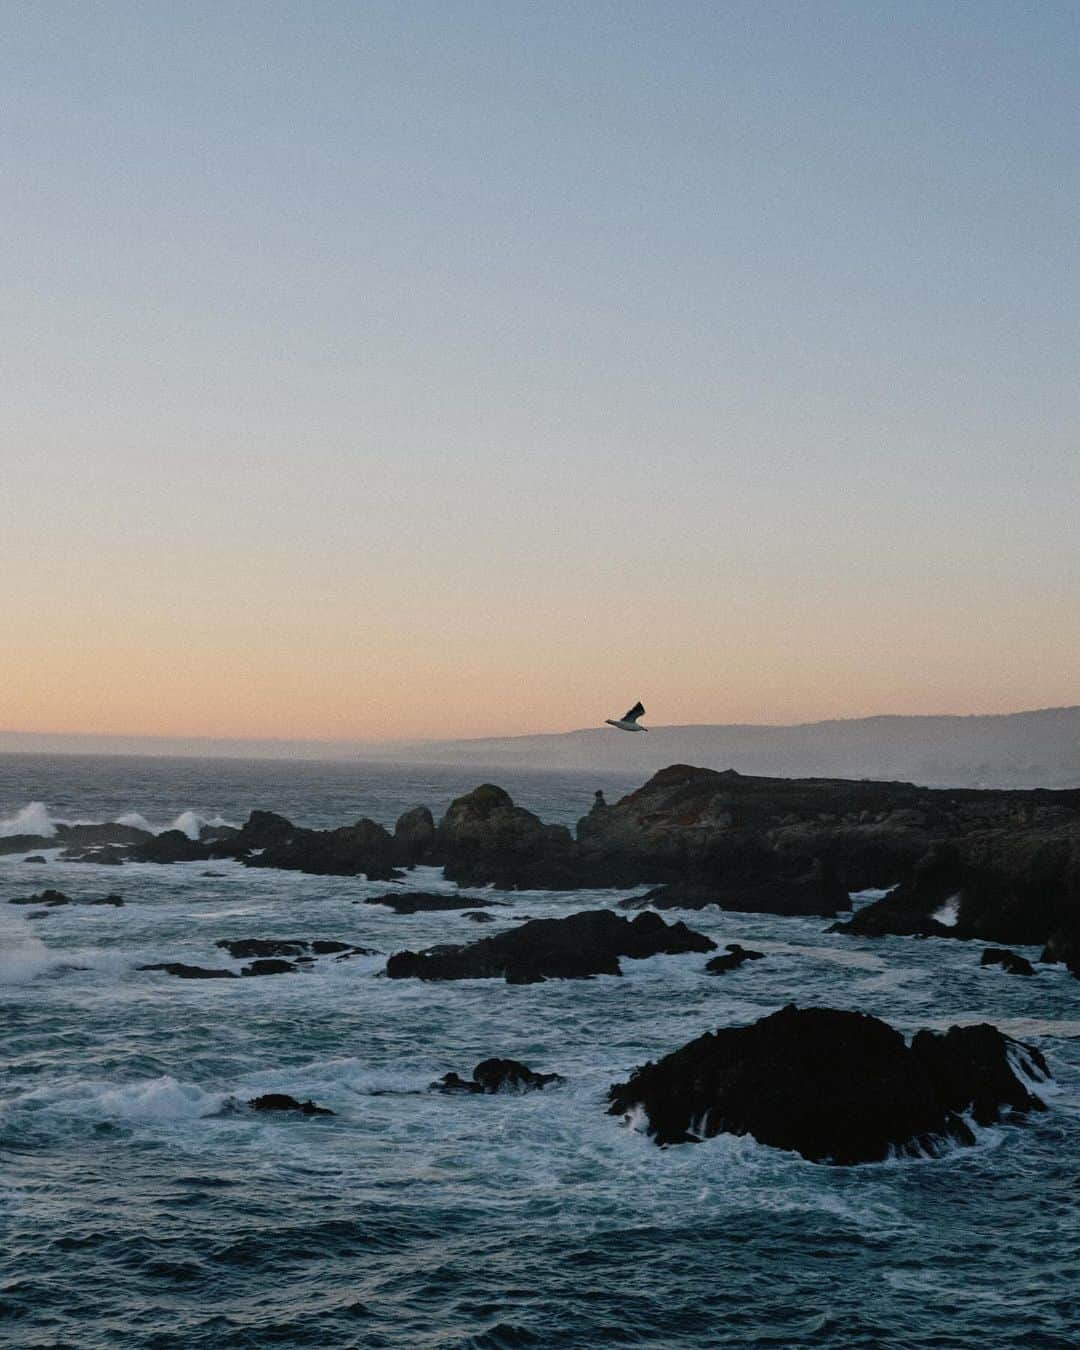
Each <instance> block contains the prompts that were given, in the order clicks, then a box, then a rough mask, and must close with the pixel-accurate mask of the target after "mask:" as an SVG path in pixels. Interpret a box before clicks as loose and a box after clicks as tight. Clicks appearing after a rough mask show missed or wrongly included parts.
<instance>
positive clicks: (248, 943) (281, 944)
mask: <svg viewBox="0 0 1080 1350" xmlns="http://www.w3.org/2000/svg"><path fill="white" fill-rule="evenodd" d="M214 945H215V946H217V947H221V948H222V950H223V951H227V952H228V953H229V955H230V956H231V957H234V958H235V959H236V960H238V961H246V960H248V959H250V958H251V957H253V956H255V957H285V956H287V957H292V958H294V959H297V960H307V961H310V960H311V957H310V956H305V953H309V952H310V953H311V954H313V955H314V956H334V955H337V954H339V953H342V954H345V955H348V956H371V955H372V949H371V948H370V947H356V946H354V945H353V944H352V943H351V942H336V941H334V940H333V939H330V938H315V939H314V940H313V941H308V939H306V938H222V939H221V940H220V941H218V942H217V943H215V944H214ZM254 973H256V974H273V973H274V972H272V971H257V972H254Z"/></svg>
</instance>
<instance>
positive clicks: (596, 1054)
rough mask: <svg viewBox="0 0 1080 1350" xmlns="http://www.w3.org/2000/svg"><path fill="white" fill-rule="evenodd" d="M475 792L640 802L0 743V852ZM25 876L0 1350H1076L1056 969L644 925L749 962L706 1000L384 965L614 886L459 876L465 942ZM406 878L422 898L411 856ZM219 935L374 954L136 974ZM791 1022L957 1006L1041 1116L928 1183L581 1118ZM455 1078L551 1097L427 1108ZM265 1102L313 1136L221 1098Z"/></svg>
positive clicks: (986, 1139)
mask: <svg viewBox="0 0 1080 1350" xmlns="http://www.w3.org/2000/svg"><path fill="white" fill-rule="evenodd" d="M485 779H487V780H488V781H495V782H498V783H500V784H501V785H502V786H504V787H506V788H507V789H508V790H509V791H510V792H511V793H512V794H513V796H514V798H515V800H516V801H518V802H519V803H520V804H521V805H524V806H527V807H529V808H530V809H531V810H534V811H536V812H538V813H539V814H540V815H541V816H543V817H544V818H545V819H547V820H552V821H560V822H563V823H568V824H572V823H573V821H574V820H575V819H576V818H577V817H578V816H580V815H581V814H583V813H584V812H585V811H586V810H587V809H588V807H589V806H590V805H591V802H592V794H593V792H594V790H595V789H597V788H603V789H604V790H605V792H606V794H607V796H608V799H609V800H615V799H616V798H617V797H618V795H620V793H621V792H623V791H627V790H629V789H631V788H632V787H634V786H636V785H637V780H636V778H635V776H633V775H625V774H612V773H610V772H606V773H598V774H592V775H585V774H574V773H539V772H535V773H529V772H525V771H521V770H517V769H515V770H490V771H487V772H479V771H477V770H476V769H471V768H470V769H465V770H460V769H449V768H445V767H425V766H417V765H409V766H393V765H385V764H378V765H372V764H364V763H359V762H358V763H356V764H348V763H341V762H335V763H332V764H318V763H312V762H281V761H277V762H275V761H265V760H260V761H256V762H243V761H223V760H214V761H210V760H181V759H175V760H163V759H138V758H92V757H74V756H57V757H51V756H49V757H46V756H17V755H10V756H0V832H3V833H14V832H16V831H17V830H19V829H20V828H25V827H26V825H27V823H28V822H29V823H31V824H35V823H36V824H37V825H38V826H40V825H42V824H45V825H47V824H48V822H49V821H50V820H52V821H56V820H68V821H75V820H80V821H92V820H106V819H117V818H121V817H123V818H131V819H133V820H140V819H141V820H143V821H146V822H148V823H149V824H150V825H152V826H153V827H154V828H161V827H163V826H167V825H170V824H177V825H179V827H180V828H187V829H190V830H197V828H198V824H199V822H200V821H206V820H211V821H218V820H224V821H229V822H233V823H239V822H241V821H242V820H243V819H244V817H245V816H246V815H247V813H248V811H249V810H251V809H252V808H256V807H257V808H264V809H269V810H275V811H281V812H283V813H284V814H286V815H288V816H289V817H290V818H292V819H293V820H295V821H296V822H298V823H300V824H305V825H313V826H326V825H338V824H343V823H346V822H348V821H351V820H354V819H356V818H357V817H358V816H361V815H370V816H372V817H374V818H375V819H376V820H380V821H381V822H383V823H384V824H387V825H390V826H392V824H393V821H394V819H395V818H396V816H397V815H398V814H399V813H400V812H401V811H402V810H404V809H406V808H407V807H409V806H411V805H414V804H415V803H417V802H426V803H427V804H428V805H430V806H431V807H432V808H433V809H434V810H435V811H436V812H439V811H441V810H442V809H443V808H444V807H445V806H446V805H447V803H448V802H449V801H450V800H451V799H452V797H454V796H456V795H458V794H459V793H460V792H463V791H467V790H468V789H469V788H470V787H473V786H475V785H476V783H477V782H479V781H484V780H485ZM46 856H47V858H48V861H47V863H46V864H45V865H41V864H28V863H25V862H24V861H23V860H22V858H23V855H16V856H14V857H10V856H9V857H0V1026H2V1028H3V1036H2V1041H0V1044H2V1047H3V1068H2V1072H0V1261H2V1266H3V1269H2V1275H0V1339H2V1338H4V1337H7V1338H8V1341H9V1343H10V1344H12V1345H18V1346H20V1347H21V1346H27V1347H31V1346H34V1347H39V1346H40V1347H46V1346H47V1347H80V1350H81V1347H103V1348H105V1347H107V1348H108V1350H113V1348H114V1347H145V1348H146V1350H150V1348H151V1347H152V1348H154V1350H166V1348H168V1350H194V1348H196V1347H211V1346H212V1347H214V1350H223V1348H225V1347H262V1346H314V1347H339V1346H341V1347H352V1346H356V1347H361V1346H362V1347H410V1348H412V1347H419V1348H426V1347H430V1348H432V1350H434V1348H436V1347H438V1348H439V1350H442V1348H443V1347H447V1348H449V1347H463V1348H464V1347H475V1348H476V1350H480V1348H481V1347H490V1348H491V1350H495V1348H496V1347H512V1346H552V1347H580V1348H581V1350H590V1348H591V1347H596V1346H607V1345H612V1346H618V1345H625V1346H647V1347H701V1346H728V1347H788V1346H792V1347H794V1346H835V1347H867V1348H868V1350H869V1348H870V1347H873V1348H874V1350H880V1348H881V1347H888V1348H889V1350H946V1348H948V1347H971V1348H972V1350H974V1348H975V1347H979V1348H980V1350H993V1348H995V1347H1016V1350H1021V1348H1023V1350H1035V1348H1038V1347H1046V1350H1051V1348H1052V1347H1053V1348H1061V1350H1064V1348H1065V1347H1075V1346H1078V1345H1080V1295H1078V1292H1077V1284H1076V1271H1077V1257H1078V1254H1080V981H1077V980H1076V979H1074V978H1072V977H1071V976H1070V975H1069V974H1068V973H1067V972H1066V971H1065V970H1064V968H1062V967H1041V968H1039V973H1038V974H1037V976H1036V977H1035V978H1033V979H1022V978H1017V977H1014V976H1009V975H1006V974H1005V973H1003V972H1002V971H1000V970H998V969H982V968H980V967H979V964H978V958H979V954H980V950H981V949H980V948H979V947H978V946H976V945H975V944H971V943H964V942H951V941H948V940H937V939H928V940H924V941H919V940H913V939H903V938H886V939H880V940H853V939H850V938H846V937H842V936H839V935H829V934H827V933H825V931H824V930H825V929H826V928H827V927H828V922H827V921H825V920H821V919H799V918H776V917H772V916H761V915H747V914H727V913H722V912H720V911H717V910H706V911H703V912H695V913H679V912H675V913H674V914H672V915H669V916H666V917H669V918H682V919H685V920H686V921H687V922H688V923H689V924H690V926H691V927H693V928H696V929H698V930H700V931H703V932H705V933H708V934H709V935H710V936H711V937H713V938H714V939H715V940H716V941H718V942H719V943H721V944H723V943H725V942H729V941H740V942H743V943H744V944H745V945H748V946H753V947H756V948H757V949H759V950H762V951H764V952H765V953H766V958H767V959H765V960H762V961H755V962H751V963H748V964H747V965H745V966H743V967H741V968H740V969H739V970H737V971H735V972H734V973H732V974H730V975H727V976H725V977H721V978H714V977H709V976H706V975H704V974H703V973H702V968H703V965H704V960H705V958H703V957H701V956H700V955H687V956H659V957H653V958H651V959H649V960H646V961H639V962H635V961H630V960H625V961H624V962H623V968H624V971H625V974H624V976H623V977H622V978H615V977H600V978H597V979H594V980H588V981H549V982H547V983H544V984H539V985H526V986H510V985H505V984H503V983H501V982H497V981H464V982H455V983H445V984H438V983H436V984H423V983H420V982H419V981H412V980H400V981H398V980H395V981H391V980H388V979H386V978H385V977H383V975H382V974H381V971H382V968H383V966H384V964H385V958H386V956H387V955H388V954H390V953H392V952H394V951H398V950H401V949H402V948H405V947H411V948H414V949H415V948H418V947H422V946H427V945H430V944H432V943H435V942H448V941H466V940H469V939H471V938H474V937H479V936H482V935H486V934H490V933H492V932H495V931H499V928H500V926H502V925H507V924H512V923H514V922H518V921H520V920H522V919H523V918H525V917H526V916H541V915H549V916H554V915H561V914H567V913H573V912H575V911H577V910H581V909H587V908H595V907H599V906H603V905H613V904H614V902H615V901H616V900H617V899H618V898H621V897H622V896H623V895H625V894H626V892H625V891H618V892H604V891H595V892H575V893H573V894H566V893H554V892H536V891H533V892H517V893H507V894H500V893H497V892H492V893H490V894H489V895H488V897H487V898H490V899H495V900H500V901H504V902H506V905H507V908H505V909H497V910H493V911H491V912H492V913H494V914H495V915H497V916H498V918H497V921H496V923H494V924H489V925H487V926H485V927H483V928H480V927H479V926H476V925H474V924H473V923H471V922H470V921H469V920H467V919H465V918H463V917H462V916H461V915H460V914H454V913H443V914H416V915H411V916H398V915H395V914H394V913H393V912H392V911H391V910H389V909H386V908H382V907H378V906H369V905H364V904H362V903H357V902H358V901H362V900H363V899H364V898H365V897H369V896H372V895H377V894H381V893H383V892H384V891H385V890H386V889H387V887H386V885H385V884H384V883H368V882H365V881H363V880H356V879H352V878H339V877H314V876H305V875H302V874H299V873H295V872H289V873H285V872H273V871H268V870H250V869H245V868H244V867H242V866H241V865H239V864H237V863H232V862H224V863H213V864H210V865H208V864H205V863H191V864H179V865H173V866H167V867H157V866H154V865H151V864H145V865H133V864H126V865H125V866H123V867H113V868H106V867H95V866H88V865H85V864H77V863H63V862H60V861H59V860H58V859H57V857H56V854H55V852H53V851H50V852H48V853H47V854H46ZM210 873H213V875H210ZM404 885H405V887H406V888H413V889H421V890H447V891H450V890H452V889H453V887H450V886H448V885H447V884H446V883H444V882H443V881H442V879H441V876H440V875H439V874H438V873H437V872H436V871H435V870H434V869H430V868H418V869H416V871H415V872H413V873H411V874H410V876H409V879H408V880H407V882H405V883H404ZM49 886H51V887H55V888H58V889H60V890H63V891H66V892H67V893H68V894H71V895H73V896H75V897H76V898H82V897H87V898H90V897H95V896H101V895H104V894H106V893H108V892H117V893H119V894H120V895H121V896H122V897H123V900H124V905H123V907H122V908H114V907H111V906H82V905H79V906H68V907H64V908H59V909H56V910H53V911H51V912H50V913H49V914H48V916H47V917H46V918H42V919H39V920H30V919H29V918H27V910H26V909H25V908H24V907H15V906H10V905H7V904H6V903H3V902H4V901H7V900H9V899H11V898H14V897H17V896H23V895H28V894H30V893H31V892H33V891H39V890H41V889H43V888H45V887H49ZM876 894H880V892H878V893H876ZM858 900H859V898H857V902H858ZM245 937H263V938H266V937H271V938H272V937H279V938H307V939H310V938H329V939H337V940H343V941H346V942H350V943H356V944H358V945H363V946H365V947H370V948H373V949H375V952H376V954H375V955H371V956H360V957H356V958H354V959H351V960H346V961H338V960H336V959H334V958H333V957H332V956H331V957H327V958H320V959H318V960H317V961H316V962H315V964H314V965H313V966H312V967H310V968H309V969H308V970H307V971H305V972H303V973H297V974H291V975H285V976H280V977H267V978H264V979H244V980H210V981H186V980H179V979H175V978H173V977H171V976H169V975H167V974H165V973H163V972H160V971H139V970H138V969H137V967H138V966H139V965H141V964H146V963H150V962H158V961H184V962H188V963H191V964H199V965H219V966H220V965H224V966H228V967H230V968H234V969H235V968H237V967H238V965H239V964H240V963H239V962H233V961H231V960H230V959H229V958H228V957H227V956H226V954H225V953H224V952H222V951H221V950H220V949H218V948H217V947H216V946H215V944H216V942H218V941H219V940H221V939H233V938H245ZM1021 950H1022V951H1023V954H1024V955H1027V956H1028V957H1030V958H1032V959H1035V958H1037V956H1038V951H1037V950H1034V949H1021ZM792 1001H794V1002H797V1003H798V1004H800V1005H802V1006H811V1005H817V1006H830V1007H837V1008H854V1009H860V1010H863V1011H866V1012H871V1013H874V1014H875V1015H877V1016H880V1017H883V1018H884V1019H885V1020H887V1021H889V1022H891V1023H892V1024H894V1025H895V1026H897V1027H898V1028H900V1029H901V1030H902V1031H904V1032H913V1031H915V1030H917V1029H918V1028H920V1027H938V1028H944V1027H947V1026H949V1025H951V1024H953V1023H958V1022H972V1021H989V1022H992V1023H994V1024H996V1025H997V1026H999V1027H1001V1028H1002V1029H1003V1030H1004V1031H1007V1032H1008V1033H1009V1034H1011V1035H1014V1036H1018V1037H1020V1038H1022V1039H1026V1040H1030V1041H1031V1042H1032V1043H1033V1044H1035V1045H1037V1046H1038V1047H1039V1048H1040V1049H1041V1050H1042V1051H1043V1053H1044V1054H1045V1055H1046V1057H1047V1059H1048V1061H1049V1063H1050V1067H1051V1069H1052V1071H1053V1073H1054V1075H1055V1082H1054V1084H1053V1092H1052V1095H1051V1096H1049V1098H1048V1101H1049V1107H1050V1109H1049V1110H1048V1111H1047V1112H1046V1113H1045V1114H1040V1115H1036V1116H1034V1117H1032V1118H1029V1119H1028V1120H1027V1121H1026V1122H1024V1123H1017V1124H1003V1125H999V1126H995V1127H993V1128H989V1129H980V1130H979V1131H978V1133H977V1143H976V1146H975V1147H973V1148H967V1149H963V1148H954V1149H951V1150H950V1151H949V1152H947V1153H946V1154H945V1155H944V1156H942V1157H940V1158H937V1159H928V1158H927V1159H908V1160H904V1161H895V1162H889V1163H883V1164H877V1165H871V1166H860V1167H826V1166H817V1165H814V1164H812V1163H809V1162H806V1161H804V1160H803V1159H801V1158H799V1157H797V1156H795V1155H791V1154H788V1153H784V1152H781V1151H778V1150H774V1149H770V1148H766V1147H763V1146H761V1145H758V1144H757V1143H755V1142H754V1141H753V1140H752V1139H748V1138H733V1137H730V1136H722V1137H718V1138H716V1139H713V1140H710V1141H708V1142H707V1143H704V1144H701V1145H698V1146H684V1147H678V1148H670V1149H659V1148H657V1147H656V1146H655V1145H654V1144H652V1143H651V1142H650V1140H649V1139H648V1138H647V1137H645V1136H644V1135H643V1134H641V1133H638V1132H636V1131H635V1130H633V1129H631V1128H627V1127H626V1126H625V1125H624V1124H622V1123H621V1122H620V1121H619V1120H617V1119H615V1118H613V1117H611V1116H608V1115H607V1114H606V1113H605V1093H606V1090H607V1088H608V1086H609V1085H610V1084H611V1083H612V1082H615V1081H619V1080H621V1079H623V1078H625V1077H626V1075H627V1073H628V1072H629V1071H630V1070H631V1069H632V1068H633V1067H634V1066H636V1065H638V1064H641V1063H643V1062H645V1061H646V1060H648V1059H652V1058H656V1057H658V1056H660V1055H662V1054H665V1053H666V1052H667V1051H669V1050H672V1049H675V1048H676V1047H678V1046H680V1045H682V1044H683V1043H685V1042H686V1041H687V1040H689V1039H691V1038H692V1037H694V1036H696V1035H699V1034H700V1033H701V1032H703V1031H706V1030H711V1029H715V1028H717V1027H722V1026H732V1025H739V1024H742V1023H746V1022H749V1021H753V1020H755V1019H756V1018H758V1017H761V1016H763V1015H765V1014H767V1013H770V1012H773V1011H775V1010H776V1009H777V1008H779V1007H781V1006H782V1005H783V1004H785V1003H788V1002H792ZM491 1055H500V1056H509V1057H513V1058H516V1059H521V1060H524V1061H525V1062H526V1063H527V1064H529V1065H530V1066H531V1067H532V1068H534V1069H537V1070H541V1071H544V1072H549V1071H556V1072H558V1073H560V1074H562V1075H564V1076H565V1079H566V1082H565V1083H564V1084H562V1085H560V1086H556V1087H554V1088H548V1089H547V1090H545V1091H544V1092H536V1093H530V1094H524V1095H520V1096H516V1095H499V1096H493V1097H448V1096H442V1095H439V1094H436V1093H431V1092H429V1091H428V1085H429V1084H430V1083H431V1082H432V1081H433V1080H435V1079H437V1078H439V1077H441V1076H442V1075H443V1074H445V1073H447V1072H448V1071H451V1070H453V1071H456V1072H458V1073H460V1074H462V1075H463V1076H466V1077H467V1076H468V1075H469V1073H470V1071H471V1069H472V1066H473V1065H474V1064H475V1063H476V1062H477V1061H478V1060H481V1059H484V1058H486V1057H488V1056H491ZM270 1091H274V1092H279V1091H280V1092H286V1093H290V1094H292V1095H293V1096H295V1097H298V1098H300V1099H306V1098H309V1097H310V1098H312V1099H314V1100H315V1101H316V1102H317V1103H319V1104H320V1105H323V1106H326V1107H329V1108H331V1109H332V1110H333V1111H334V1112H336V1114H335V1115H334V1116H332V1117H313V1118H305V1117H294V1116H276V1115H262V1114H259V1115H256V1114H255V1113H252V1112H250V1111H248V1110H247V1109H246V1108H244V1107H243V1106H242V1103H243V1102H245V1101H246V1100H247V1099H248V1098H250V1097H253V1096H256V1095H258V1094H260V1093H264V1092H270Z"/></svg>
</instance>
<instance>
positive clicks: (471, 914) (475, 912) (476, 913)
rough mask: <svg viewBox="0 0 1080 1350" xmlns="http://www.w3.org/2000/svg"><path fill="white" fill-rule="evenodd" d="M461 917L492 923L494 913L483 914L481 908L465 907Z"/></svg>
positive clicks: (476, 921)
mask: <svg viewBox="0 0 1080 1350" xmlns="http://www.w3.org/2000/svg"><path fill="white" fill-rule="evenodd" d="M461 917H462V918H463V919H471V920H472V921H473V923H494V922H495V915H494V914H485V913H484V912H483V910H479V909H467V910H466V911H465V913H464V914H462V916H461Z"/></svg>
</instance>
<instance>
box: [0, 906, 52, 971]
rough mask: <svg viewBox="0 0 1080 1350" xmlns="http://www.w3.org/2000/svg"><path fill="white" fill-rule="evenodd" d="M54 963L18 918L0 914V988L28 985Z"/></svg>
mask: <svg viewBox="0 0 1080 1350" xmlns="http://www.w3.org/2000/svg"><path fill="white" fill-rule="evenodd" d="M54 963H55V958H54V957H53V956H52V955H51V954H50V952H49V949H48V947H46V945H45V944H44V942H42V941H41V939H40V938H39V937H38V936H37V935H36V934H35V933H33V932H31V930H30V925H29V924H28V923H27V921H26V919H25V917H24V916H23V915H22V914H17V913H15V912H14V911H13V910H9V909H3V910H0V985H3V984H29V982H30V981H31V980H32V979H34V978H35V977H36V976H38V975H40V974H42V973H43V972H44V971H46V970H48V969H49V968H50V967H51V966H52V965H53V964H54Z"/></svg>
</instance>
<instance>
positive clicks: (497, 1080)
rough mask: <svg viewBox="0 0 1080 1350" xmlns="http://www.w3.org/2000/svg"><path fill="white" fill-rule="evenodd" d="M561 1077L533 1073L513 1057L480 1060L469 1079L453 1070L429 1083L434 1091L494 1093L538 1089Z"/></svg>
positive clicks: (558, 1080) (551, 1074)
mask: <svg viewBox="0 0 1080 1350" xmlns="http://www.w3.org/2000/svg"><path fill="white" fill-rule="evenodd" d="M564 1081H565V1080H564V1079H563V1077H562V1075H561V1074H557V1073H534V1072H533V1070H532V1069H530V1068H529V1066H528V1065H527V1064H522V1063H521V1061H520V1060H516V1059H484V1060H481V1061H480V1063H479V1064H478V1065H477V1066H476V1068H475V1069H473V1076H472V1079H471V1081H470V1080H468V1079H465V1078H461V1077H460V1076H459V1075H458V1074H456V1073H448V1074H444V1075H443V1077H442V1078H440V1079H439V1081H438V1082H437V1083H432V1085H431V1086H432V1089H433V1090H434V1091H436V1092H461V1093H488V1094H491V1093H495V1092H529V1091H534V1090H540V1089H543V1088H545V1087H547V1086H548V1085H549V1084H551V1083H562V1082H564Z"/></svg>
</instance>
